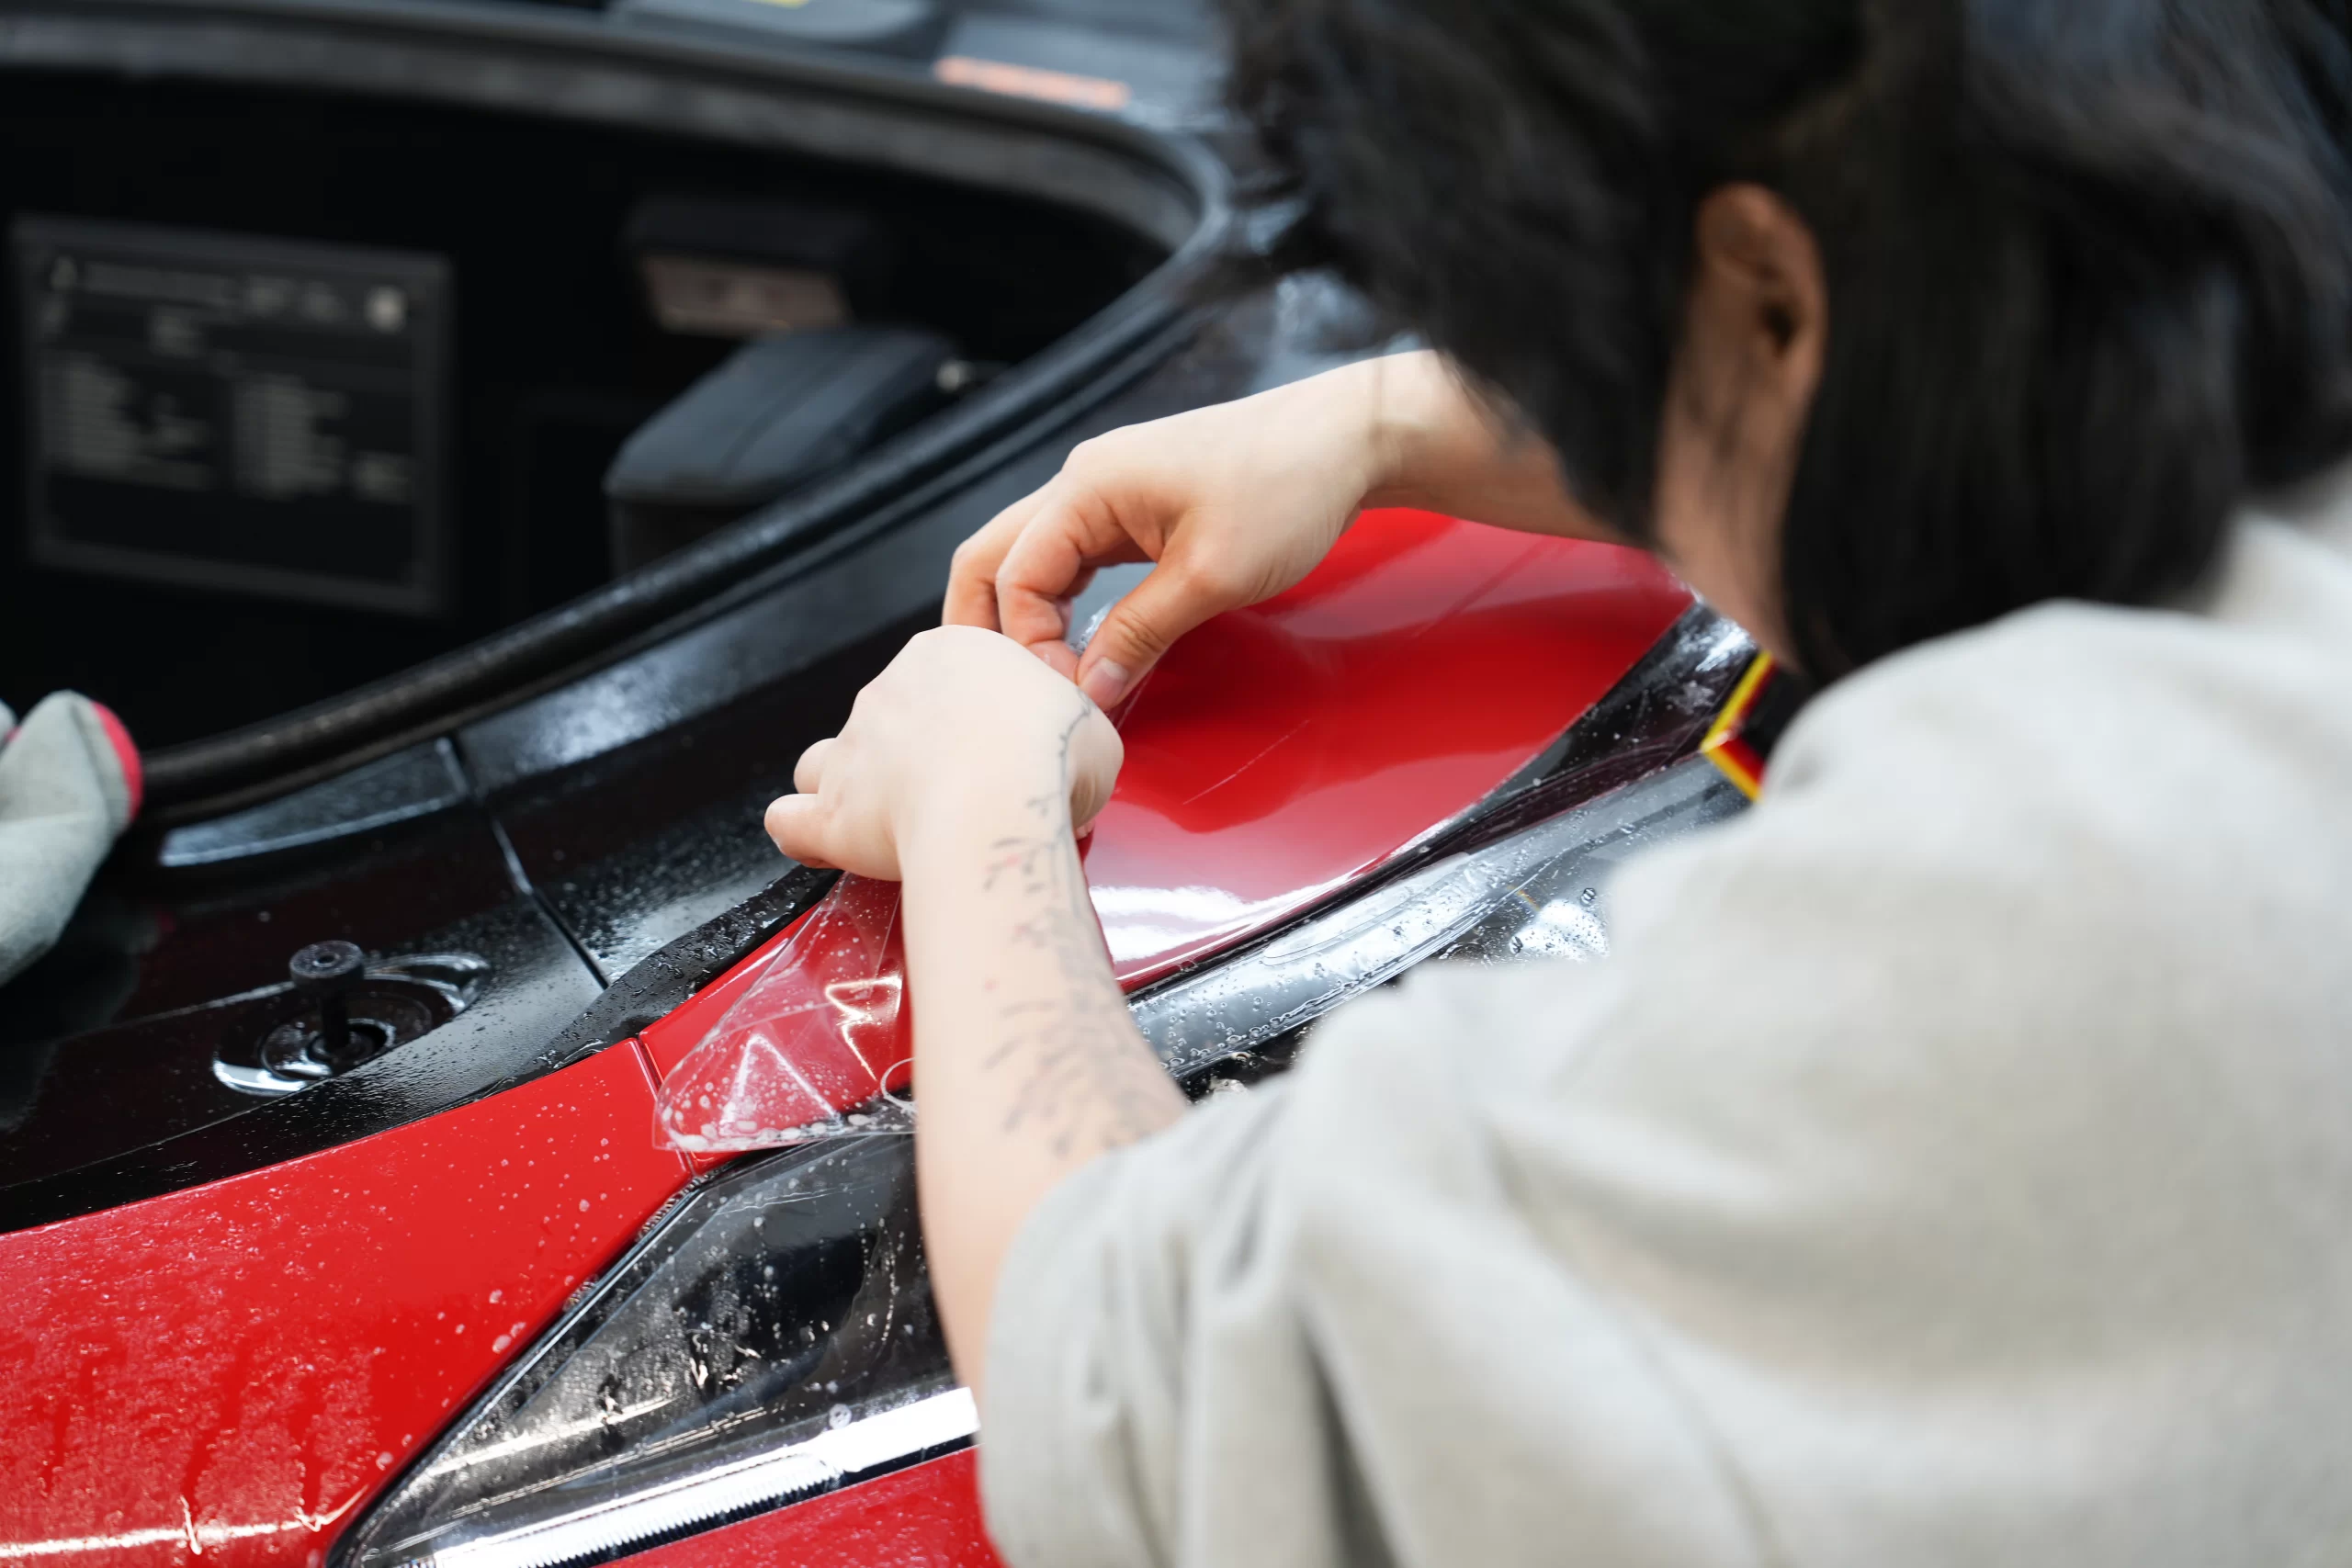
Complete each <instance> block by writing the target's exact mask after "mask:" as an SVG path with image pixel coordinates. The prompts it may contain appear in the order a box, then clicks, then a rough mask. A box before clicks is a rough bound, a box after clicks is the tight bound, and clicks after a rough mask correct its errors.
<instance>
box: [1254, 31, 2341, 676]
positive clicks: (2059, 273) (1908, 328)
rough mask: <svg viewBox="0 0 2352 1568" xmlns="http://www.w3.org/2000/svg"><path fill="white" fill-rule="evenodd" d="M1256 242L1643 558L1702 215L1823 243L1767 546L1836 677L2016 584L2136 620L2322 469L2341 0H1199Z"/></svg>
mask: <svg viewBox="0 0 2352 1568" xmlns="http://www.w3.org/2000/svg"><path fill="white" fill-rule="evenodd" d="M1226 9H1227V17H1228V20H1229V21H1230V23H1231V25H1232V29H1233V42H1234V48H1235V62H1234V70H1233V75H1232V79H1231V87H1230V96H1231V98H1232V101H1233V103H1234V105H1235V107H1237V109H1238V110H1239V112H1240V113H1241V114H1243V115H1244V116H1245V117H1246V118H1248V119H1249V120H1250V122H1252V123H1253V124H1254V126H1255V127H1256V128H1257V130H1258V133H1259V136H1260V138H1261V141H1262V144H1263V150H1264V158H1265V164H1266V168H1267V170H1268V171H1269V177H1268V179H1267V180H1266V181H1265V183H1264V186H1263V187H1262V189H1261V196H1262V197H1264V198H1266V199H1267V200H1268V201H1269V202H1272V203H1277V204H1281V206H1282V207H1283V208H1286V209H1288V210H1290V211H1292V212H1293V213H1294V214H1295V216H1294V218H1293V219H1292V220H1291V221H1290V222H1289V223H1288V224H1287V227H1286V229H1285V231H1283V235H1282V237H1281V238H1280V240H1279V241H1278V242H1277V243H1276V244H1275V247H1274V251H1273V260H1274V263H1275V265H1277V266H1278V267H1279V268H1282V269H1284V270H1290V269H1297V268H1303V267H1313V266H1329V267H1331V268H1333V269H1335V270H1336V271H1337V272H1339V273H1340V275H1341V276H1344V277H1346V278H1347V279H1348V280H1350V281H1351V282H1352V283H1353V284H1355V285H1356V286H1357V287H1358V288H1361V289H1362V290H1363V292H1364V293H1365V294H1367V295H1368V296H1369V297H1370V298H1371V299H1373V301H1374V303H1375V304H1376V305H1377V306H1379V307H1380V308H1381V309H1382V310H1384V311H1385V313H1386V314H1388V315H1389V316H1390V317H1391V318H1393V319H1395V320H1397V321H1400V322H1402V323H1404V324H1407V325H1409V326H1411V327H1412V328H1414V329H1415V330H1417V331H1419V333H1421V334H1422V335H1423V336H1424V337H1425V338H1426V339H1427V340H1428V341H1429V342H1430V343H1431V344H1434V345H1435V346H1437V347H1438V348H1441V349H1442V350H1444V351H1446V352H1447V353H1448V354H1449V355H1452V356H1453V359H1454V360H1455V362H1456V363H1457V364H1458V365H1460V366H1461V367H1463V368H1464V370H1465V371H1466V372H1467V373H1469V374H1470V375H1471V376H1472V377H1473V378H1475V379H1476V381H1478V382H1479V383H1481V384H1482V385H1483V386H1484V387H1486V388H1487V389H1490V390H1491V391H1493V392H1495V393H1498V394H1499V395H1500V398H1501V400H1504V401H1505V402H1506V403H1507V404H1508V405H1510V406H1511V407H1514V408H1515V409H1516V410H1517V411H1518V412H1520V413H1521V415H1522V416H1523V417H1524V418H1526V419H1527V420H1528V421H1529V422H1530V423H1532V426H1533V427H1534V428H1535V429H1537V430H1538V431H1540V432H1541V433H1542V434H1544V436H1545V437H1546V438H1548V439H1549V440H1550V441H1551V442H1552V444H1553V445H1554V446H1555V447H1556V448H1557V449H1558V452H1559V454H1560V457H1561V461H1562V464H1563V467H1564V468H1565V471H1566V474H1567V476H1568V479H1569V482H1570V484H1571V485H1572V486H1573V487H1574V489H1575V490H1576V491H1577V494H1578V497H1579V499H1580V500H1582V501H1583V502H1585V503H1586V504H1588V505H1589V506H1591V507H1593V508H1594V509H1595V510H1596V511H1598V512H1599V513H1600V514H1601V515H1602V516H1604V517H1605V518H1607V519H1609V520H1611V522H1612V523H1613V524H1615V525H1617V526H1619V527H1621V528H1623V529H1624V530H1626V531H1627V532H1628V533H1630V534H1632V535H1634V536H1636V537H1646V536H1647V528H1648V522H1647V514H1648V510H1649V492H1650V488H1651V484H1652V479H1653V477H1654V469H1655V466H1656V461H1657V429H1658V420H1659V412H1660V404H1661V401H1662V400H1663V397H1664V394H1665V389H1666V383H1667V377H1668V364H1669V361H1670V359H1671V356H1672V355H1673V352H1674V348H1675V341H1676V336H1677V334H1678V333H1679V330H1680V324H1681V313H1682V301H1683V296H1684V289H1685V286H1686V283H1687V279H1688V272H1689V263H1690V253H1691V220H1692V214H1693V211H1694V209H1695V207H1696V204H1697V202H1698V201H1699V199H1700V198H1701V197H1702V196H1703V195H1704V194H1705V193H1706V192H1707V191H1708V190H1710V189H1712V188H1713V187H1714V186H1718V185H1721V184H1723V183H1724V182H1725V181H1729V180H1736V179H1749V180H1755V181H1758V182H1759V183H1762V184H1764V185H1766V186H1770V187H1771V188H1773V189H1774V190H1776V191H1778V192H1779V193H1781V195H1782V196H1783V197H1785V198H1786V199H1788V200H1789V201H1790V202H1791V203H1792V205H1793V206H1794V207H1795V209H1797V210H1798V211H1799V212H1800V213H1801V214H1803V216H1804V219H1805V220H1806V221H1807V223H1808V224H1809V225H1810V226H1811V227H1812V228H1813V230H1814V232H1815V238H1816V240H1817V241H1818V243H1819V244H1820V246H1821V252H1822V257H1823V265H1824V268H1825V271H1826V275H1827V282H1828V290H1829V345H1828V357H1827V363H1826V367H1825V370H1824V374H1823V380H1822V385H1821V388H1820V390H1819V393H1818V395H1817V398H1816V400H1815V405H1814V409H1813V412H1812V416H1811V422H1810V424H1809V426H1808V429H1807V434H1806V437H1805V445H1804V454H1803V457H1802V460H1801V463H1800V467H1799V471H1798V474H1797V478H1796V482H1795V487H1794V493H1793V495H1792V498H1791V503H1790V509H1789V513H1788V519H1787V525H1786V534H1785V538H1784V541H1783V546H1782V564H1783V572H1784V584H1785V590H1786V596H1787V604H1786V608H1787V612H1788V620H1789V625H1790V627H1791V630H1792V635H1793V636H1794V637H1796V638H1797V641H1798V651H1799V654H1800V657H1801V658H1802V659H1803V660H1804V662H1805V663H1806V664H1807V666H1808V667H1809V668H1810V669H1811V670H1812V671H1814V672H1815V673H1816V674H1822V675H1829V674H1835V673H1837V672H1838V671H1841V670H1844V669H1848V668H1850V667H1852V666H1854V665H1858V664H1860V663H1863V662H1866V661H1868V660H1871V659H1874V658H1876V657H1878V656H1880V655H1882V654H1884V653H1888V652H1891V651H1893V650H1894V649H1899V648H1903V647H1905V646H1907V645H1908V644H1911V643H1914V642H1917V641H1919V640H1921V639H1923V638H1926V637H1934V636H1937V635H1939V634H1940V633H1944V632H1949V631H1952V630H1956V629H1959V628H1961V627H1964V626H1973V625H1976V624H1979V623H1981V622H1984V621H1986V620H1989V619H1991V618H1993V617H1995V616H1996V615H2001V614H2003V613H2005V612H2007V611H2009V610H2012V609H2016V608H2018V607H2019V606H2022V605H2025V604H2032V603H2034V602H2036V601H2039V600H2042V599H2048V598H2055V597H2073V598H2084V599H2092V600H2100V601H2105V602H2109V603H2116V604H2149V603H2153V602H2156V601H2159V600H2161V599H2163V598H2165V597H2166V596H2167V595H2169V594H2172V593H2175V592H2178V591H2180V590H2182V589H2183V588H2185V587H2187V586H2188V585H2189V584H2191V583H2192V582H2193V581H2195V580H2196V579H2197V578H2198V577H2199V575H2200V574H2201V573H2202V572H2203V571H2204V570H2206V569H2207V568H2208V567H2209V566H2210V565H2211V561H2212V559H2213V557H2214V556H2215V554H2216V551H2217V548H2218V547H2219V544H2220V542H2221V539H2222V532H2223V528H2224V525H2225V523H2226V521H2227V518H2228V515H2229V513H2230V511H2231V509H2232V507H2233V505H2234V504H2235V503H2236V502H2238V501H2239V499H2240V498H2241V496H2242V495H2244V494H2245V492H2246V491H2248V490H2249V489H2251V488H2254V487H2258V486H2263V485H2267V484H2274V483H2284V482H2288V481H2291V480H2294V479H2300V478H2302V477H2304V476H2306V475H2308V474H2310V473H2312V471H2314V470H2315V469H2317V468H2321V467H2322V466H2324V465H2325V464H2326V463H2328V462H2329V461H2330V460H2331V459H2333V458H2335V457H2337V456H2338V455H2339V454H2341V453H2342V452H2344V451H2345V450H2346V448H2347V447H2352V177H2347V170H2346V156H2345V145H2344V138H2345V133H2346V117H2347V113H2352V50H2348V49H2347V42H2346V17H2345V7H2344V6H2343V5H2342V4H2339V3H2332V0H2045V3H2035V0H1226Z"/></svg>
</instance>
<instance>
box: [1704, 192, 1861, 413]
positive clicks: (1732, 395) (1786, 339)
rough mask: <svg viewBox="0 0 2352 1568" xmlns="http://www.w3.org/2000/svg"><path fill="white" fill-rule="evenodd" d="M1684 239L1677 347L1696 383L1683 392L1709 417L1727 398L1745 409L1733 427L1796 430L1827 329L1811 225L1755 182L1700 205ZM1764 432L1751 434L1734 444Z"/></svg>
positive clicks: (1809, 400)
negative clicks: (1684, 299) (1682, 311)
mask: <svg viewBox="0 0 2352 1568" xmlns="http://www.w3.org/2000/svg"><path fill="white" fill-rule="evenodd" d="M1691 240H1692V253H1693V254H1692V256H1691V297H1690V319H1689V321H1688V322H1687V323H1686V325H1687V329H1688V337H1687V339H1686V345H1687V347H1688V348H1689V349H1690V350H1691V359H1692V361H1693V363H1692V365H1691V369H1692V370H1693V371H1694V372H1697V373H1698V375H1697V379H1698V381H1699V382H1700V383H1701V384H1700V385H1699V386H1696V387H1693V388H1692V390H1694V391H1696V392H1698V393H1699V394H1700V395H1701V396H1702V398H1703V399H1704V400H1706V401H1707V402H1709V403H1713V404H1714V405H1715V409H1714V410H1713V412H1717V413H1718V414H1723V413H1727V412H1729V409H1728V407H1727V406H1726V404H1727V402H1729V401H1732V400H1736V402H1737V403H1739V404H1742V405H1745V408H1744V410H1743V415H1744V417H1742V418H1740V419H1738V420H1737V421H1736V423H1743V424H1745V423H1752V422H1754V421H1756V420H1757V418H1758V416H1763V421H1764V423H1766V424H1768V425H1772V426H1780V427H1783V429H1784V430H1786V431H1789V432H1794V433H1801V432H1802V430H1803V427H1804V414H1805V412H1806V411H1807V410H1809V409H1810V408H1811V407H1812V404H1813V394H1814V390H1815V388H1816V387H1817V386H1818V385H1819V384H1820V380H1821V362H1822V357H1823V354H1824V352H1825V350H1826V346H1827V343H1828V333H1829V297H1828V287H1827V285H1826V283H1825V282H1824V280H1823V277H1822V270H1821V252H1820V248H1819V247H1818V246H1817V245H1815V243H1814V238H1813V231H1812V230H1811V229H1810V228H1809V227H1807V226H1806V224H1805V220H1804V219H1803V218H1802V217H1800V216H1798V214H1797V210H1796V209H1795V208H1793V207H1792V206H1790V205H1789V204H1788V202H1786V201H1785V200H1783V199H1782V198H1781V197H1779V196H1777V195H1775V194H1774V193H1773V192H1771V191H1770V190H1767V189H1765V188H1764V187H1763V186H1758V185H1727V186H1718V187H1717V188H1716V189H1714V190H1713V191H1710V192H1709V193H1708V194H1707V196H1706V197H1704V198H1703V199H1702V201H1701V202H1700V203H1699V210H1698V213H1697V217H1696V221H1695V222H1694V224H1693V231H1692V236H1691ZM1710 394H1713V395H1710ZM1780 433H1781V432H1780V431H1775V432H1774V434H1780ZM1762 434H1766V432H1765V431H1764V430H1761V429H1758V430H1754V431H1751V432H1749V433H1747V435H1746V438H1745V439H1744V440H1743V441H1742V443H1741V444H1742V445H1744V446H1753V445H1754V444H1755V442H1756V439H1757V437H1758V436H1759V435H1762Z"/></svg>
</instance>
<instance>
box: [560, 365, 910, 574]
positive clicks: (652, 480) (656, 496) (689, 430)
mask: <svg viewBox="0 0 2352 1568" xmlns="http://www.w3.org/2000/svg"><path fill="white" fill-rule="evenodd" d="M954 354H955V345H954V344H950V343H949V342H948V341H947V340H946V339H945V338H944V337H941V336H939V335H938V334H937V333H927V332H922V331H920V330H918V329H915V328H911V327H841V328H836V329H833V330H831V331H824V332H798V333H779V334H777V335H775V336H773V337H766V338H761V339H759V340H757V341H755V342H752V343H750V344H745V345H744V346H743V347H742V348H741V349H739V350H738V351H737V352H736V353H735V354H734V355H732V356H731V357H730V358H729V359H728V361H727V362H726V363H725V364H724V365H721V366H720V367H718V369H716V370H714V371H712V372H711V373H710V374H709V375H707V376H706V377H704V378H702V379H701V380H699V381H697V382H695V384H694V386H692V387H691V388H689V389H687V390H686V392H685V394H684V396H682V397H681V398H679V399H678V400H677V401H675V402H673V403H672V404H671V405H670V406H669V407H668V408H665V409H663V410H662V412H660V413H658V414H656V415H654V416H653V418H652V419H650V420H649V421H648V422H647V423H645V425H644V426H643V428H641V429H639V431H638V432H637V434H634V435H632V436H630V437H629V438H628V443H627V444H626V445H624V446H622V447H621V451H620V456H619V457H616V458H615V459H614V460H613V466H612V468H611V470H610V471H609V472H607V473H606V474H605V496H606V498H607V499H608V500H609V501H610V502H612V533H613V565H614V569H615V570H616V571H628V570H631V569H633V568H635V567H638V566H640V565H642V564H644V563H645V562H647V561H650V560H652V559H655V558H658V557H660V556H662V555H666V554H668V553H669V552H670V551H671V550H673V549H676V548H678V547H681V546H683V545H686V544H689V543H691V542H692V541H694V540H695V539H697V538H700V537H701V536H703V535H705V534H707V533H709V532H710V531H711V530H712V529H714V528H717V527H718V526H720V525H723V524H726V523H729V522H731V521H733V520H734V519H735V518H737V517H740V516H741V515H743V514H744V513H748V512H750V511H752V510H753V509H754V508H756V507H759V506H762V505H764V504H766V503H767V502H771V501H775V500H776V499H777V498H778V497H780V496H783V495H785V494H786V493H788V492H789V491H793V490H796V489H797V488H799V487H800V486H802V485H804V484H806V483H808V482H809V480H811V479H817V478H819V477H820V476H821V475H823V474H826V473H829V472H831V470H833V469H834V468H839V467H840V466H841V465H842V464H844V463H846V462H848V461H849V460H850V459H851V458H852V457H855V456H857V454H858V453H860V452H862V451H864V450H865V449H866V448H867V447H869V446H873V445H874V444H875V443H876V442H877V441H880V440H881V439H883V438H884V437H885V436H888V435H889V434H892V433H893V432H895V431H897V430H899V429H902V428H903V427H905V426H906V425H908V424H910V423H912V422H913V421H914V420H916V419H918V418H920V417H921V416H922V414H923V413H924V412H926V411H927V410H929V409H930V408H932V407H933V405H934V404H935V403H936V402H937V401H938V400H940V398H941V397H942V393H941V392H940V390H939V370H940V367H941V366H943V365H944V364H945V363H946V362H947V361H948V359H949V358H951V357H952V356H953V355H954Z"/></svg>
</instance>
